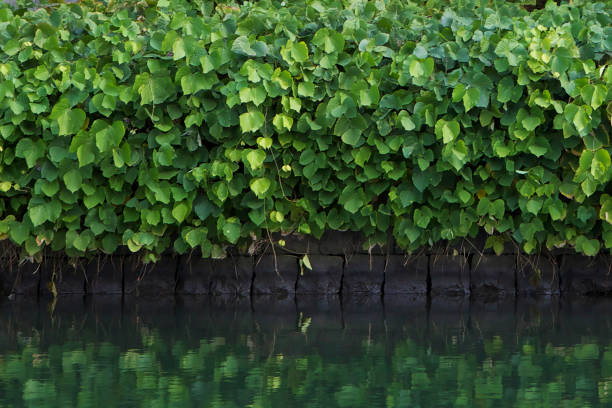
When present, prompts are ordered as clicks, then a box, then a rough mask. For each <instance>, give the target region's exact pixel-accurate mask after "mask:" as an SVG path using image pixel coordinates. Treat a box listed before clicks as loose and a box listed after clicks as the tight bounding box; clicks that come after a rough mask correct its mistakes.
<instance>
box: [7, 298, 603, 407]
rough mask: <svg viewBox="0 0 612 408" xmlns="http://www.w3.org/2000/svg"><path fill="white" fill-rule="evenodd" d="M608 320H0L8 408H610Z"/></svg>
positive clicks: (198, 316)
mask: <svg viewBox="0 0 612 408" xmlns="http://www.w3.org/2000/svg"><path fill="white" fill-rule="evenodd" d="M546 307H548V306H546ZM534 310H535V312H534ZM547 310H548V309H547ZM606 310H612V307H608V306H606V308H604V309H600V312H598V313H586V314H579V313H578V314H574V312H568V313H567V314H565V315H564V314H562V313H557V312H556V314H555V315H551V316H548V315H547V313H548V312H547V311H544V312H542V311H541V310H540V309H539V306H536V307H535V309H534V308H532V309H531V310H528V311H527V312H526V314H523V315H521V312H519V311H517V310H516V307H510V308H509V309H508V310H506V311H502V312H496V313H493V315H492V316H491V314H489V315H486V314H484V315H482V316H485V317H486V318H484V317H482V316H480V317H479V316H478V313H477V312H474V310H471V311H469V312H465V313H461V312H460V313H456V314H452V315H451V316H446V315H441V316H440V319H438V316H435V315H432V314H431V313H430V314H429V317H427V312H426V311H425V310H422V311H421V310H417V311H415V312H414V314H413V315H410V316H405V315H403V314H402V313H399V314H398V316H399V317H397V318H395V319H394V318H393V316H391V317H390V316H389V315H390V314H389V312H387V313H384V314H382V315H377V314H373V315H370V316H369V317H366V318H363V319H360V316H359V315H356V316H357V317H356V318H355V320H351V318H350V316H344V315H342V312H341V311H340V312H338V313H339V314H340V323H339V324H338V325H335V323H334V319H333V318H332V319H330V318H329V315H330V313H329V312H328V311H325V312H324V313H321V314H320V315H318V316H317V315H316V313H315V314H314V315H313V316H310V317H309V318H310V319H311V325H310V327H308V328H306V329H304V327H303V324H302V322H303V321H304V319H305V316H304V314H295V313H294V314H291V313H289V312H283V313H277V314H274V315H273V316H272V318H270V316H269V314H259V315H257V314H253V313H250V312H249V311H248V310H247V311H246V312H244V313H243V312H242V311H239V312H238V313H237V312H236V311H233V312H232V313H229V314H228V313H225V314H224V313H222V312H220V313H217V311H215V310H212V311H211V310H208V311H207V312H206V316H202V313H201V311H199V310H196V311H193V310H192V311H187V312H185V313H182V314H181V315H180V316H179V315H178V313H177V312H172V313H170V315H169V316H168V318H167V319H166V320H165V321H160V320H159V319H161V318H160V312H159V311H155V312H151V313H150V314H147V313H146V312H144V313H143V312H138V311H135V312H125V311H121V310H120V311H119V312H118V314H119V317H118V316H117V315H114V314H111V316H110V317H109V318H108V319H106V321H104V319H101V320H97V318H98V316H97V315H95V314H94V318H92V316H91V315H89V316H88V317H86V318H80V317H79V315H80V313H83V314H85V315H87V312H79V311H72V312H71V313H72V314H70V313H68V315H67V316H61V315H58V314H57V313H56V314H54V315H53V316H52V318H51V320H49V321H47V320H42V322H40V323H32V324H29V323H28V322H27V321H26V322H22V323H21V324H20V323H18V322H16V320H17V319H19V318H20V316H19V315H15V314H14V313H13V312H6V310H4V312H3V311H2V309H0V315H1V316H0V318H1V319H2V324H3V325H4V327H6V328H8V329H9V330H8V332H7V334H3V335H2V336H3V337H2V339H1V348H0V406H2V407H22V406H23V407H114V406H122V407H224V408H225V407H418V406H421V407H430V406H431V407H440V406H448V407H461V406H465V407H474V406H477V407H511V406H512V407H530V408H531V407H540V406H541V407H584V406H609V405H610V404H612V337H611V336H610V334H611V333H612V328H611V327H612V325H610V319H609V318H608V317H607V316H608V314H609V313H603V312H605V311H606ZM602 311H603V312H602ZM421 312H424V313H423V315H422V316H421V315H420V314H419V313H421ZM332 314H333V313H332ZM40 316H41V317H48V316H46V315H45V313H42V312H41V314H40ZM353 316H355V315H353ZM487 316H488V317H487ZM526 316H527V319H525V317H526ZM534 316H535V317H534ZM215 318H216V319H217V320H216V321H215ZM88 319H89V320H88ZM325 319H327V320H325ZM162 320H163V319H162ZM317 320H318V321H321V320H324V321H326V322H327V323H325V324H322V325H319V326H317ZM330 321H331V323H329V322H330ZM168 322H170V323H168ZM228 322H229V323H228ZM381 322H382V323H381ZM223 323H226V324H223ZM593 327H595V328H596V330H593Z"/></svg>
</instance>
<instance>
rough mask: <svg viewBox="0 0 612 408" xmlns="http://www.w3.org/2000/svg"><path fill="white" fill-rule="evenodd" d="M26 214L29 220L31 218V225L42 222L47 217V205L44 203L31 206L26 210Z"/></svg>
mask: <svg viewBox="0 0 612 408" xmlns="http://www.w3.org/2000/svg"><path fill="white" fill-rule="evenodd" d="M28 215H29V216H30V220H32V225H34V226H35V227H37V226H39V225H41V224H43V223H44V222H45V221H47V220H48V218H49V215H48V211H47V206H46V205H45V204H43V205H38V206H35V207H31V208H30V209H29V210H28Z"/></svg>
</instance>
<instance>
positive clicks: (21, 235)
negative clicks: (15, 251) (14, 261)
mask: <svg viewBox="0 0 612 408" xmlns="http://www.w3.org/2000/svg"><path fill="white" fill-rule="evenodd" d="M29 236H30V228H29V227H28V226H27V225H26V224H25V223H23V222H17V221H14V222H13V223H11V225H10V228H9V237H11V239H12V240H13V241H14V242H15V243H16V244H17V245H21V244H23V243H24V241H25V240H26V239H27V238H28V237H29Z"/></svg>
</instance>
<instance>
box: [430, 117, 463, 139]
mask: <svg viewBox="0 0 612 408" xmlns="http://www.w3.org/2000/svg"><path fill="white" fill-rule="evenodd" d="M460 130H461V127H460V126H459V122H457V121H456V120H451V121H446V120H444V119H439V120H438V121H437V122H436V126H435V132H436V136H437V138H438V139H442V141H443V142H444V143H450V142H452V141H453V140H455V138H456V137H457V136H458V135H459V132H460Z"/></svg>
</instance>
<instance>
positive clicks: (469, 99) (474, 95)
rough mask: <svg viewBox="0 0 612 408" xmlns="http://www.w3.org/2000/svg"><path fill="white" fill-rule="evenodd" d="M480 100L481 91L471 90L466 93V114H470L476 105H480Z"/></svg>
mask: <svg viewBox="0 0 612 408" xmlns="http://www.w3.org/2000/svg"><path fill="white" fill-rule="evenodd" d="M479 98H480V91H479V90H478V88H469V89H468V90H467V91H465V94H464V95H463V106H464V108H465V111H466V112H469V111H470V109H472V108H473V107H474V106H476V104H477V103H478V99H479Z"/></svg>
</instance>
